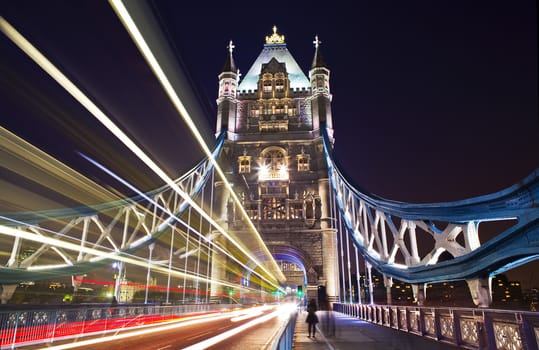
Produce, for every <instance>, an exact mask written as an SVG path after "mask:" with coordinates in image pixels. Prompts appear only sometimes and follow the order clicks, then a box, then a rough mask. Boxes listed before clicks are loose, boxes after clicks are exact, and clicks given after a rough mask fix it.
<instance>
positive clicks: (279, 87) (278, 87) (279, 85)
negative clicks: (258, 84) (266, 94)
mask: <svg viewBox="0 0 539 350" xmlns="http://www.w3.org/2000/svg"><path fill="white" fill-rule="evenodd" d="M275 91H277V92H283V91H284V80H281V79H279V80H277V81H276V82H275Z"/></svg>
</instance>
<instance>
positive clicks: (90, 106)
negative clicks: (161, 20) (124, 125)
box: [0, 4, 284, 289]
mask: <svg viewBox="0 0 539 350" xmlns="http://www.w3.org/2000/svg"><path fill="white" fill-rule="evenodd" d="M120 5H121V4H120ZM122 7H123V5H122ZM124 9H125V8H124ZM124 11H126V10H124ZM126 13H127V12H126ZM129 18H130V17H129ZM133 26H134V23H133ZM0 30H1V31H2V32H3V33H4V34H5V35H6V36H7V37H8V38H9V39H10V40H12V41H13V42H14V43H15V44H16V45H17V46H18V47H19V48H20V49H21V50H23V51H24V52H25V53H26V54H27V55H28V56H29V57H30V58H31V59H32V60H33V61H34V62H36V63H37V64H38V65H39V66H40V67H41V68H42V69H43V70H44V71H45V72H47V74H49V75H50V76H51V77H52V78H53V79H54V80H56V82H57V83H58V84H60V85H61V86H62V87H63V88H64V89H65V90H66V91H67V92H69V93H70V94H71V96H73V97H74V98H75V99H76V100H77V101H78V102H79V103H80V104H81V105H83V106H84V107H85V108H86V109H87V110H88V111H89V112H90V113H91V114H92V115H93V116H94V117H95V118H96V119H97V120H98V121H99V122H101V124H103V125H104V126H105V127H106V128H107V129H109V131H110V132H112V133H113V134H114V135H115V136H116V137H117V138H118V139H119V140H120V141H122V143H123V144H124V145H125V146H126V147H128V148H129V149H130V150H131V152H133V153H134V154H135V155H136V156H137V157H139V159H140V160H142V161H143V162H144V164H146V166H148V167H149V168H150V169H151V170H152V171H153V172H154V173H155V174H157V175H158V176H159V177H160V178H161V179H162V180H163V181H164V182H165V183H166V184H167V185H168V186H169V187H170V188H172V189H173V190H174V191H175V192H176V193H178V194H179V195H180V196H181V197H182V198H183V199H184V200H185V201H186V202H188V203H189V205H191V207H192V208H194V209H195V210H196V211H197V212H198V213H199V214H200V215H202V216H203V217H204V218H205V219H206V220H207V221H208V222H209V223H210V224H212V225H213V226H214V227H215V228H217V230H218V231H219V232H220V233H221V234H223V236H225V237H226V238H227V239H228V240H229V241H230V242H231V243H232V244H233V245H234V246H236V247H237V248H238V249H239V250H240V251H241V252H242V253H243V254H244V255H245V256H246V257H247V258H249V259H250V260H252V261H253V262H255V263H256V265H258V266H259V267H260V268H261V269H262V270H263V271H264V272H265V273H266V274H267V275H268V276H269V277H270V278H272V279H273V280H274V281H277V279H276V278H275V276H273V274H272V273H271V272H269V271H268V270H267V269H266V268H265V267H264V266H263V265H262V264H261V263H260V262H259V261H258V260H257V259H256V258H255V257H253V256H252V255H251V254H250V253H249V252H247V251H246V250H245V248H243V247H242V246H241V244H239V243H238V242H237V241H236V240H234V239H233V238H232V237H231V236H230V235H229V234H228V233H227V232H226V231H225V230H224V229H223V228H222V227H221V226H220V225H219V224H218V223H217V222H216V221H215V220H214V219H213V218H212V217H211V216H209V215H208V214H207V213H206V212H205V211H204V210H203V209H202V208H201V207H200V206H199V205H198V204H197V203H196V202H195V201H193V200H192V199H191V197H189V195H188V194H187V193H185V192H184V191H183V190H182V189H181V188H180V187H179V186H178V185H177V184H176V183H175V182H174V181H173V180H172V179H171V178H170V177H169V176H168V175H167V174H166V173H165V172H164V171H163V170H162V169H161V168H160V167H159V166H158V165H157V164H155V162H154V161H153V160H152V159H150V157H148V156H147V155H146V153H144V151H142V150H141V149H140V148H139V147H138V146H137V145H136V144H135V143H134V142H133V141H132V140H131V139H130V138H129V137H128V136H127V135H126V134H125V133H124V132H123V131H122V130H121V129H120V128H118V127H117V126H116V124H114V123H113V122H112V120H111V119H110V118H108V117H107V116H106V115H105V113H103V111H101V109H99V107H97V106H96V105H95V104H94V103H93V102H92V101H91V100H90V99H89V98H88V97H87V96H86V95H85V94H84V93H83V92H82V91H81V90H80V89H79V88H77V87H76V86H75V85H74V84H73V83H72V82H71V81H70V80H69V79H68V78H67V77H66V76H65V75H64V74H63V73H62V72H61V71H60V70H58V69H57V68H56V66H54V65H53V64H52V63H51V62H50V61H49V60H48V59H47V58H46V57H45V56H44V55H43V54H41V52H39V51H38V50H37V49H36V48H35V47H34V46H33V45H32V44H31V43H30V42H29V41H28V40H26V39H25V38H24V37H23V36H22V35H21V34H20V33H19V32H18V31H17V30H16V29H15V28H13V26H11V25H10V24H9V23H8V22H7V21H6V20H5V19H4V18H3V17H1V16H0ZM152 57H153V55H152ZM164 79H165V81H167V82H168V80H166V77H165V78H164ZM169 85H170V83H169ZM170 88H171V87H170ZM173 95H174V96H176V94H175V93H173ZM176 99H177V100H178V102H179V103H180V105H181V102H180V101H179V98H178V97H177V96H176ZM182 108H183V105H182ZM190 127H193V128H194V129H195V130H196V126H194V123H193V122H192V121H190ZM200 137H201V136H200ZM204 150H208V152H209V153H208V154H209V158H210V160H212V162H213V163H214V165H215V166H217V164H216V162H215V161H214V159H213V157H212V155H211V151H209V148H207V146H206V147H205V148H204ZM221 173H222V171H221ZM223 176H224V174H223ZM232 193H233V192H232ZM251 225H252V223H251ZM253 227H254V226H253ZM263 247H264V248H265V249H266V250H267V247H265V245H263ZM268 253H269V251H268ZM269 256H270V257H271V254H270V255H269ZM272 260H273V259H272ZM273 262H274V263H275V261H274V260H273ZM275 264H276V263H275ZM277 271H279V272H280V270H279V269H277ZM281 275H282V272H281ZM262 278H263V279H264V280H266V281H267V282H268V283H269V284H270V285H272V286H274V287H276V288H279V289H280V287H279V286H277V285H276V284H275V282H274V281H270V280H268V279H266V278H265V277H262ZM283 278H284V275H283Z"/></svg>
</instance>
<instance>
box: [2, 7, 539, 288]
mask: <svg viewBox="0 0 539 350" xmlns="http://www.w3.org/2000/svg"><path fill="white" fill-rule="evenodd" d="M348 3H349V4H348V5H344V4H343V5H339V6H336V5H335V4H333V3H331V2H323V3H318V2H305V3H301V2H298V3H294V4H293V5H287V6H284V5H283V4H284V3H283V2H268V3H265V5H262V4H256V5H255V4H254V3H252V2H250V3H246V4H241V3H238V2H222V3H221V4H222V5H218V6H216V5H215V4H212V5H211V6H210V5H209V4H207V3H203V2H198V3H197V4H189V5H188V6H185V5H184V2H180V1H173V0H170V1H153V2H151V6H152V8H153V10H154V11H155V14H156V16H157V18H158V19H159V21H160V23H161V25H162V27H163V32H164V34H165V36H166V39H167V40H168V41H169V42H170V43H171V45H172V47H173V50H174V52H175V53H176V55H177V58H178V61H179V62H181V64H182V65H183V67H184V68H185V69H186V70H187V71H188V72H189V74H190V78H191V81H192V84H193V87H194V88H195V90H196V91H197V96H198V100H199V102H200V103H201V104H202V111H203V114H202V120H205V121H206V124H205V125H202V124H201V128H202V129H203V130H205V131H204V133H205V135H206V137H207V138H208V139H211V138H212V132H213V131H214V128H215V116H216V105H215V99H216V95H217V76H218V74H219V73H220V71H221V68H222V66H223V63H224V61H225V57H226V54H227V49H226V46H227V44H228V41H229V40H231V39H232V40H233V41H234V44H235V46H236V49H235V51H234V59H235V61H236V65H237V67H238V68H239V69H240V72H241V73H243V74H245V73H247V71H248V70H249V68H250V66H251V64H252V63H253V62H254V60H255V59H256V57H257V56H258V54H259V53H260V51H261V50H262V47H263V44H264V38H265V36H266V35H269V34H271V28H272V27H273V25H276V26H277V27H278V32H279V34H284V35H285V41H286V43H287V46H288V49H289V50H290V52H291V53H292V55H293V56H294V57H295V59H296V61H297V62H298V64H299V65H300V67H302V69H303V70H304V72H305V73H306V74H307V73H308V69H309V67H310V64H311V62H312V58H313V53H314V47H313V43H312V41H313V40H314V36H315V35H318V36H319V38H320V40H321V41H322V46H321V50H322V53H323V55H324V58H325V60H326V62H327V64H328V66H329V68H330V70H331V79H330V84H331V85H330V86H331V92H332V94H333V103H332V108H333V122H334V130H335V139H336V142H335V154H336V158H337V159H338V161H339V162H340V163H341V164H342V168H343V169H344V172H345V173H346V174H348V176H349V177H350V178H351V179H352V181H353V182H355V183H356V184H357V185H358V186H360V187H362V188H364V189H366V190H367V191H369V192H372V193H375V194H377V195H379V196H381V197H384V198H388V199H393V200H399V201H408V202H441V201H452V200H459V199H464V198H469V197H473V196H478V195H483V194H487V193H491V192H495V191H498V190H501V189H503V188H506V187H508V186H510V185H512V184H513V183H515V182H517V181H519V180H521V179H522V178H524V177H525V176H526V175H528V174H529V173H531V172H532V171H533V170H534V169H536V168H537V167H539V119H538V97H537V96H538V90H537V11H536V2H535V1H533V0H529V1H518V2H503V1H411V2H405V1H360V2H354V4H353V7H352V5H351V4H352V2H348ZM244 5H245V6H244ZM331 5H333V6H331ZM328 6H331V7H328ZM0 14H1V15H2V16H3V17H4V18H5V19H6V20H7V21H8V22H10V23H11V24H12V25H13V26H14V27H15V28H16V29H17V30H19V31H20V32H21V33H22V34H23V35H24V36H26V37H27V39H28V40H30V42H32V43H33V44H34V45H36V46H37V47H38V48H39V49H40V50H41V51H42V52H43V53H44V54H45V55H46V56H47V57H48V58H49V59H51V60H52V61H53V62H54V63H55V64H57V65H58V66H59V68H60V69H61V70H62V71H63V72H64V73H65V74H66V75H68V76H69V77H70V78H72V79H73V81H75V82H76V83H77V85H79V86H80V87H81V88H82V89H83V90H84V91H86V92H87V93H88V94H89V95H90V96H91V97H92V98H93V99H94V101H96V102H98V103H99V105H100V106H102V107H103V109H104V110H105V111H107V112H108V114H109V115H110V116H111V117H112V118H114V119H115V120H116V121H117V122H118V124H120V125H121V126H122V128H124V130H126V131H127V132H128V133H129V134H130V135H132V136H133V137H134V138H136V139H137V140H139V142H140V143H141V145H142V147H143V148H144V149H145V150H147V151H148V152H149V153H150V154H151V155H152V156H153V157H155V158H156V159H157V160H158V162H159V163H160V164H161V165H163V166H164V167H165V169H166V170H167V171H168V172H169V174H170V175H171V176H178V175H180V174H182V173H183V172H185V171H186V170H188V169H190V168H191V167H192V166H194V164H195V163H196V162H197V161H198V160H200V159H201V158H202V152H201V151H199V150H197V149H196V148H195V147H194V146H193V145H194V144H195V143H194V141H193V140H192V138H191V136H190V135H189V133H187V132H186V131H185V126H184V124H183V121H182V120H181V118H180V117H178V116H177V114H176V112H175V111H174V109H173V108H172V107H171V105H170V104H169V102H168V100H167V98H166V96H165V94H164V93H163V92H162V90H161V88H160V86H159V84H158V83H157V81H156V80H155V79H154V78H153V74H152V73H151V71H150V70H149V68H148V67H147V65H146V63H145V62H144V61H143V59H142V58H141V56H140V54H139V53H138V50H137V49H136V47H135V45H134V44H133V43H132V41H131V39H130V38H129V36H128V34H127V33H126V32H125V30H124V28H123V26H122V24H121V23H120V21H119V20H118V19H117V17H116V15H115V14H114V12H113V10H112V8H111V7H110V5H108V4H107V3H106V2H103V3H101V2H98V1H15V0H11V1H6V0H2V1H1V2H0ZM0 52H1V55H0V112H1V113H0V120H1V121H2V126H4V127H5V128H7V129H8V130H11V131H13V132H14V133H16V134H17V135H19V136H20V137H22V138H25V139H27V140H28V141H30V142H31V143H33V144H35V145H36V146H39V147H40V148H41V149H43V150H45V151H47V152H49V153H51V154H52V155H54V156H56V157H58V158H59V159H61V160H63V161H65V162H66V163H68V164H72V165H73V166H74V167H77V168H79V169H81V170H82V171H84V172H85V173H87V174H89V176H90V177H91V178H94V179H95V180H96V181H98V182H101V183H107V181H108V179H106V178H105V176H104V175H103V174H101V173H99V172H98V171H95V172H93V171H92V169H87V168H86V167H87V164H86V163H85V161H83V160H82V159H81V158H80V156H79V155H78V154H77V153H76V151H80V152H83V153H86V154H89V155H91V156H93V157H95V158H97V159H98V160H99V161H101V162H103V163H104V164H106V165H107V166H109V167H111V168H112V169H114V170H115V171H117V172H119V173H120V174H121V175H123V176H124V177H126V178H128V179H129V180H130V181H132V182H134V183H136V184H137V185H138V186H140V187H141V188H143V189H150V188H153V187H155V186H156V185H159V184H160V182H159V181H158V180H157V179H155V178H154V177H153V175H151V174H150V172H146V171H145V170H144V169H143V167H141V166H140V164H137V162H136V160H134V159H133V157H131V156H129V155H128V151H126V150H125V148H123V146H122V145H120V144H119V143H118V142H115V141H113V140H112V139H113V137H111V135H110V134H108V132H107V131H106V130H104V129H103V128H102V127H100V126H99V125H97V122H95V121H94V119H93V117H91V116H90V115H89V114H88V113H87V112H86V111H85V110H84V109H83V108H82V107H80V106H79V105H78V103H77V102H75V101H73V99H72V98H71V97H70V96H68V95H67V94H66V93H65V92H63V91H62V89H61V88H59V87H58V86H57V84H56V83H55V82H54V81H52V80H51V79H50V78H48V77H47V75H46V74H45V73H43V72H42V71H41V70H40V68H38V67H37V66H36V65H35V64H34V63H33V62H31V61H30V60H29V59H28V58H26V56H25V55H24V54H22V53H21V52H20V50H18V49H17V48H16V47H14V46H13V44H11V43H10V42H9V40H7V39H6V38H5V36H3V35H2V37H1V38H0ZM535 265H538V267H539V264H537V263H535ZM514 276H515V278H519V279H523V278H524V277H523V276H524V275H522V274H520V275H516V274H515V275H514ZM526 278H530V281H537V280H539V276H535V275H533V274H531V277H530V275H527V276H526ZM523 282H524V283H526V281H524V280H523Z"/></svg>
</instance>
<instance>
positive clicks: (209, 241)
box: [79, 153, 271, 283]
mask: <svg viewBox="0 0 539 350" xmlns="http://www.w3.org/2000/svg"><path fill="white" fill-rule="evenodd" d="M79 154H80V155H81V156H82V157H83V158H84V159H86V160H87V161H88V162H90V163H91V164H93V165H94V166H96V167H97V168H99V169H101V170H102V171H104V172H105V173H106V174H108V175H109V176H111V177H113V178H114V179H115V180H116V181H118V182H120V183H121V184H123V185H124V186H126V187H127V188H129V189H130V190H132V191H134V192H135V193H137V194H138V195H139V196H141V197H143V198H144V199H146V200H147V201H149V202H150V203H152V204H154V205H155V206H156V207H158V208H159V209H161V210H163V211H164V212H165V213H167V214H168V215H170V218H169V219H168V220H165V221H164V222H163V223H162V224H161V226H163V225H170V220H176V221H177V222H179V223H180V224H182V225H184V226H186V227H189V228H190V229H191V231H193V232H194V233H196V234H197V235H198V236H199V237H201V238H202V239H204V241H206V242H207V243H208V244H210V245H211V246H213V247H215V248H216V249H217V250H219V251H220V252H221V253H224V254H225V255H227V256H228V257H229V258H231V259H232V260H234V261H235V262H237V263H238V264H239V265H240V266H242V267H243V268H245V269H247V270H248V271H250V272H252V273H254V274H255V275H257V276H258V277H260V278H261V279H263V280H264V281H266V282H268V283H271V281H268V280H267V279H265V278H264V276H262V275H260V274H259V273H258V272H256V271H255V270H254V269H252V268H251V267H249V266H248V265H246V264H244V263H242V262H241V261H240V260H238V258H236V257H235V256H234V255H233V254H230V253H229V252H227V251H226V250H225V249H223V248H222V247H221V246H219V245H218V244H216V243H215V242H213V241H212V239H210V238H208V237H206V236H205V235H203V234H202V233H201V232H200V231H198V230H197V229H196V228H194V227H192V226H190V225H188V224H187V223H186V222H185V221H183V220H182V219H181V218H179V217H178V216H176V215H175V214H173V213H172V212H170V210H168V209H167V208H165V207H163V206H161V205H160V204H159V203H157V202H156V201H154V200H153V199H152V198H150V197H149V196H148V195H146V194H145V193H143V192H142V191H141V190H139V189H138V188H137V187H135V186H134V185H132V184H131V183H129V182H128V181H127V180H125V179H123V178H122V177H120V176H118V175H117V174H116V173H114V172H113V171H112V170H110V169H108V168H107V167H105V166H103V165H102V164H101V163H99V162H97V161H96V160H94V159H92V158H90V157H88V156H86V155H84V154H82V153H79ZM149 237H150V236H145V237H142V238H141V239H139V240H137V241H135V242H133V243H131V245H130V246H129V247H130V248H134V247H136V246H138V245H140V244H142V243H143V242H145V241H147V240H148V239H149Z"/></svg>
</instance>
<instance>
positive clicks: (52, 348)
mask: <svg viewBox="0 0 539 350" xmlns="http://www.w3.org/2000/svg"><path fill="white" fill-rule="evenodd" d="M242 312H244V311H243V310H240V311H232V312H230V313H226V314H223V315H217V316H215V315H214V316H209V317H208V316H207V315H204V316H195V317H193V318H194V319H191V320H188V321H185V320H182V321H178V322H175V323H173V324H167V325H164V326H149V328H147V329H141V330H137V331H132V332H127V333H120V334H115V335H109V336H106V337H101V338H97V339H88V340H82V341H78V342H75V343H69V344H62V345H56V346H50V347H47V349H50V350H63V349H72V348H78V347H83V346H88V345H94V344H100V343H106V342H109V341H115V340H119V339H126V338H131V337H137V336H143V335H147V334H150V333H155V332H158V331H166V330H170V329H177V328H183V327H186V326H191V325H194V324H200V323H206V322H210V321H214V320H220V319H227V318H230V316H233V315H235V314H239V313H242ZM147 327H148V326H147ZM212 339H213V338H212ZM198 349H201V348H198Z"/></svg>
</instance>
